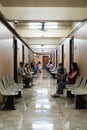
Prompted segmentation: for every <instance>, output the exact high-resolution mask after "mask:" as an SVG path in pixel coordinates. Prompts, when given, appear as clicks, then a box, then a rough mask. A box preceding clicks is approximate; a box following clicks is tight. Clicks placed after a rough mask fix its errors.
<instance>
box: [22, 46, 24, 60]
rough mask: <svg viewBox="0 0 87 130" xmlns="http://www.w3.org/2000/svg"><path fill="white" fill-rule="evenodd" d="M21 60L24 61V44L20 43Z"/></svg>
mask: <svg viewBox="0 0 87 130" xmlns="http://www.w3.org/2000/svg"><path fill="white" fill-rule="evenodd" d="M22 61H23V62H24V45H22Z"/></svg>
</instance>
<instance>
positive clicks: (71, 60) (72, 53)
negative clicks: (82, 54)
mask: <svg viewBox="0 0 87 130" xmlns="http://www.w3.org/2000/svg"><path fill="white" fill-rule="evenodd" d="M73 62H74V37H73V38H71V39H70V67H69V68H70V71H71V64H72V63H73Z"/></svg>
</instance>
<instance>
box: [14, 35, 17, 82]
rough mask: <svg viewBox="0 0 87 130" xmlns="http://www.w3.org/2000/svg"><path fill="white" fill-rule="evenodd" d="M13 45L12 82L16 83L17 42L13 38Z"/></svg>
mask: <svg viewBox="0 0 87 130" xmlns="http://www.w3.org/2000/svg"><path fill="white" fill-rule="evenodd" d="M13 44H14V80H15V82H16V83H17V40H16V39H15V38H14V37H13Z"/></svg>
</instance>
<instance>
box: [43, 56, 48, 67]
mask: <svg viewBox="0 0 87 130" xmlns="http://www.w3.org/2000/svg"><path fill="white" fill-rule="evenodd" d="M48 62H49V56H43V68H46V64H48Z"/></svg>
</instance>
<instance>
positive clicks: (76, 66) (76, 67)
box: [72, 62, 79, 70]
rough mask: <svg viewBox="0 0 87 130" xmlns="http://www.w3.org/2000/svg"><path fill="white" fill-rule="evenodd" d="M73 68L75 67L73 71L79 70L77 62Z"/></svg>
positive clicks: (73, 64)
mask: <svg viewBox="0 0 87 130" xmlns="http://www.w3.org/2000/svg"><path fill="white" fill-rule="evenodd" d="M72 66H73V70H78V69H79V68H78V65H77V63H76V62H74V63H72Z"/></svg>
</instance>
